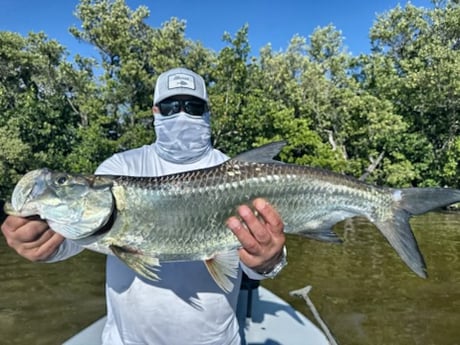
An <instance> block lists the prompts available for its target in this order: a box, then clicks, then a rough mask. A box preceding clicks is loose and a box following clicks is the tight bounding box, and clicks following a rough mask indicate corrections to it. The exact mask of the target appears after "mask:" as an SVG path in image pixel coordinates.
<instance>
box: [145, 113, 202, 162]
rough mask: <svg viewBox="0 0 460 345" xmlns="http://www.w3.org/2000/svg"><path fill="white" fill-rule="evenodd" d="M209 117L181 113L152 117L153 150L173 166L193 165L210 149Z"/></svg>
mask: <svg viewBox="0 0 460 345" xmlns="http://www.w3.org/2000/svg"><path fill="white" fill-rule="evenodd" d="M209 116H210V114H209V112H207V113H204V114H203V115H202V116H193V115H189V114H187V113H185V112H180V113H177V114H174V115H169V116H163V115H161V114H157V113H155V114H154V119H155V121H154V125H155V134H156V141H155V148H156V151H157V153H158V155H159V156H160V157H161V158H163V159H165V160H167V161H170V162H173V163H193V162H196V161H197V160H199V159H200V158H201V157H202V156H203V155H204V154H205V153H207V152H208V151H209V150H210V149H211V126H210V118H209Z"/></svg>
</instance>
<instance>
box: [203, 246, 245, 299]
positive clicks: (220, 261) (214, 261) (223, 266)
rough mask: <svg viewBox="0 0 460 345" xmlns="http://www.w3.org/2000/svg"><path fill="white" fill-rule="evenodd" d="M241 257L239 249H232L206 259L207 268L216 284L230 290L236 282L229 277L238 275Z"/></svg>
mask: <svg viewBox="0 0 460 345" xmlns="http://www.w3.org/2000/svg"><path fill="white" fill-rule="evenodd" d="M239 262H240V257H239V255H238V251H237V250H230V251H227V252H222V253H218V254H216V255H214V256H213V257H212V258H210V259H207V260H205V262H204V263H205V265H206V268H207V269H208V271H209V273H210V274H211V276H212V278H213V279H214V281H215V282H216V284H217V285H218V286H219V287H220V288H221V289H222V290H224V291H225V292H230V291H231V290H232V289H233V286H234V284H233V283H232V281H231V280H230V279H229V278H236V277H237V276H238V264H239Z"/></svg>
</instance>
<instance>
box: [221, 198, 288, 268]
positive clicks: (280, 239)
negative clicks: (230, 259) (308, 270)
mask: <svg viewBox="0 0 460 345" xmlns="http://www.w3.org/2000/svg"><path fill="white" fill-rule="evenodd" d="M253 206H254V210H255V211H257V215H255V214H254V212H253V211H252V210H251V209H250V208H249V207H248V206H246V205H242V206H240V207H238V214H239V216H240V217H241V220H240V219H238V218H237V217H230V218H229V219H228V220H227V226H228V227H229V228H230V230H232V231H233V233H234V234H235V236H236V237H237V238H238V240H239V241H240V242H241V244H242V246H243V248H241V249H240V252H239V254H240V259H241V261H242V262H243V263H244V264H245V265H246V266H247V267H249V268H251V269H253V270H255V271H256V272H259V273H263V272H269V271H271V270H272V269H273V267H274V266H275V265H276V264H278V262H280V260H281V257H282V255H283V247H284V243H285V241H286V239H285V236H284V231H283V229H284V225H283V221H282V220H281V217H280V215H279V214H278V212H277V211H276V210H275V209H274V208H273V207H272V206H271V205H270V204H269V203H268V202H267V201H266V200H264V199H256V200H254V202H253Z"/></svg>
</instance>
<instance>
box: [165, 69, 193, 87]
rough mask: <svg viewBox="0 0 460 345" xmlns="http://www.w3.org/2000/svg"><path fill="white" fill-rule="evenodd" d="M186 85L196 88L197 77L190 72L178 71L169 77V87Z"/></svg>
mask: <svg viewBox="0 0 460 345" xmlns="http://www.w3.org/2000/svg"><path fill="white" fill-rule="evenodd" d="M178 87H185V88H188V89H192V90H195V78H193V76H191V75H190V74H185V73H176V74H173V75H170V76H169V77H168V89H175V88H178Z"/></svg>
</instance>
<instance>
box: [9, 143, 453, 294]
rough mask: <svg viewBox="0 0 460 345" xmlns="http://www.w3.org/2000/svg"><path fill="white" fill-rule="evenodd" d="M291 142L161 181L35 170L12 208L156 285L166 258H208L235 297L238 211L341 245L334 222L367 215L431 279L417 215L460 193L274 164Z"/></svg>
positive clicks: (216, 276)
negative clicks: (255, 212)
mask: <svg viewBox="0 0 460 345" xmlns="http://www.w3.org/2000/svg"><path fill="white" fill-rule="evenodd" d="M283 145H284V143H282V142H280V143H272V144H268V145H265V146H262V147H260V148H257V149H254V150H251V151H248V152H246V153H243V154H241V155H239V156H237V157H235V158H234V159H231V160H229V161H227V162H225V163H223V164H221V165H218V166H215V167H212V168H207V169H200V170H195V171H189V172H184V173H178V174H172V175H167V176H161V177H128V176H95V175H88V176H83V175H76V174H68V173H62V172H53V171H50V170H48V169H39V170H34V171H31V172H29V173H27V174H26V175H24V176H23V178H22V179H21V180H20V181H19V182H18V184H17V185H16V187H15V189H14V191H13V195H12V199H11V203H7V204H6V205H5V211H6V213H8V214H13V215H19V216H23V217H28V216H36V215H38V216H40V217H41V218H42V219H45V220H46V221H47V222H48V223H49V225H50V227H51V228H52V229H53V230H55V231H56V232H58V233H60V234H61V235H63V236H64V237H66V238H68V239H70V240H74V241H76V242H78V243H79V244H81V245H83V246H85V247H87V248H89V249H91V250H94V251H98V252H102V253H105V254H113V255H116V256H117V257H119V258H120V259H121V260H122V261H124V262H125V263H126V264H127V265H128V266H129V267H131V268H132V269H133V270H135V271H136V272H137V273H138V274H140V275H142V276H144V277H146V278H148V279H151V280H157V279H159V275H158V274H157V272H158V268H159V266H160V263H161V262H162V261H190V260H202V261H204V263H205V264H206V266H207V268H208V270H209V272H210V274H211V275H212V277H213V278H214V280H215V281H216V283H217V284H218V285H219V286H220V287H221V288H222V290H224V291H230V290H232V289H233V283H232V281H231V279H230V278H232V277H236V275H237V269H238V264H239V258H238V252H237V249H238V248H239V247H240V246H241V244H240V243H239V242H238V240H237V238H236V237H235V236H234V235H233V233H232V232H231V231H230V230H229V229H228V228H227V227H226V225H225V222H226V220H227V219H228V217H230V216H231V215H235V211H236V207H237V206H238V205H241V204H250V203H251V201H252V200H254V199H255V198H258V197H262V198H266V199H267V200H268V201H269V202H270V203H271V204H272V205H273V206H274V207H275V208H276V209H277V210H278V212H279V213H280V214H281V216H282V218H283V221H284V222H285V231H286V232H287V233H295V234H300V235H302V236H306V237H309V238H313V239H316V240H321V241H328V242H340V239H339V238H338V237H337V235H336V234H335V233H334V232H333V231H332V227H333V226H334V224H336V223H337V222H339V221H341V220H344V219H346V218H350V217H354V216H363V217H366V218H367V219H369V220H370V221H371V222H372V223H374V224H375V226H376V227H377V228H378V229H379V230H380V232H381V233H382V234H383V236H384V237H385V238H386V239H387V240H388V242H389V243H390V244H391V246H392V247H393V248H394V249H395V250H396V252H397V253H398V254H399V256H400V257H401V259H402V260H403V261H404V262H405V263H406V264H407V265H408V266H409V268H410V269H412V271H414V272H415V273H416V274H417V275H419V276H420V277H426V266H425V262H424V260H423V257H422V254H421V253H420V250H419V248H418V245H417V242H416V239H415V237H414V235H413V233H412V230H411V228H410V224H409V218H410V217H411V216H412V215H417V214H422V213H425V212H428V211H430V210H433V209H436V208H439V207H443V206H446V205H450V204H452V203H455V202H459V201H460V190H456V189H449V188H406V189H393V188H384V187H377V186H372V185H369V184H365V183H363V182H361V181H358V180H357V179H354V178H350V177H346V176H344V175H340V174H336V173H332V172H330V171H327V170H322V169H316V168H311V167H306V166H298V165H292V164H283V163H281V162H276V161H273V160H271V158H272V157H273V156H275V155H276V154H277V153H278V152H279V150H280V149H281V148H282V146H283ZM159 274H160V276H161V272H160V273H159Z"/></svg>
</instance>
